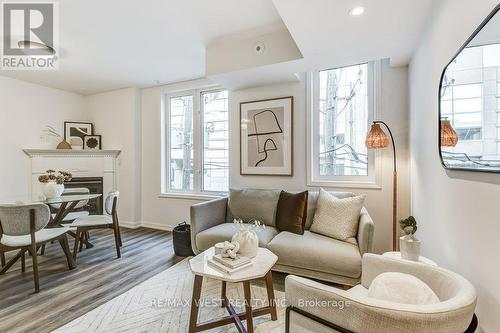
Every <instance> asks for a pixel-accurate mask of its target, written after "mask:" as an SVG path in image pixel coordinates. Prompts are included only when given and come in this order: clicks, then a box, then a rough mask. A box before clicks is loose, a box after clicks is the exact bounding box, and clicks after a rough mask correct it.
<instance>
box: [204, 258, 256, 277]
mask: <svg viewBox="0 0 500 333" xmlns="http://www.w3.org/2000/svg"><path fill="white" fill-rule="evenodd" d="M208 265H209V266H210V267H212V268H215V269H217V270H219V271H221V272H223V273H226V274H232V273H235V272H238V271H240V270H242V269H244V268H246V267H248V266H251V265H252V261H251V260H250V258H248V257H243V256H241V257H238V258H236V259H232V258H224V257H222V255H221V254H216V255H214V256H213V257H212V259H208Z"/></svg>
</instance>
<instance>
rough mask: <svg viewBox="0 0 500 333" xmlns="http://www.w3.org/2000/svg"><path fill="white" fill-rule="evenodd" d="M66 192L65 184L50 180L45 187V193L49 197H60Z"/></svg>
mask: <svg viewBox="0 0 500 333" xmlns="http://www.w3.org/2000/svg"><path fill="white" fill-rule="evenodd" d="M63 192H64V184H57V183H56V182H48V183H46V184H45V186H44V187H43V194H44V195H45V197H46V198H47V199H54V198H59V197H60V196H61V194H63Z"/></svg>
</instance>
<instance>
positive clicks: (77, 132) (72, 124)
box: [64, 121, 94, 150]
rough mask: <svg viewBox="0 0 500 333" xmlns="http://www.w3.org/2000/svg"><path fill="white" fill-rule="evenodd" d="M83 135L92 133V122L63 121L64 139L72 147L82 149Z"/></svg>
mask: <svg viewBox="0 0 500 333" xmlns="http://www.w3.org/2000/svg"><path fill="white" fill-rule="evenodd" d="M85 135H94V124H93V123H90V122H81V121H65V122H64V140H65V141H66V142H67V143H69V144H70V145H71V148H72V149H77V150H78V149H83V143H84V137H85Z"/></svg>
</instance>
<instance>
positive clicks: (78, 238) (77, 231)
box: [73, 228, 81, 261]
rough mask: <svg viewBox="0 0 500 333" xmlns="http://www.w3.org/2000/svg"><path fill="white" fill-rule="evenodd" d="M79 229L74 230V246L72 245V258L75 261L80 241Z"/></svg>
mask: <svg viewBox="0 0 500 333" xmlns="http://www.w3.org/2000/svg"><path fill="white" fill-rule="evenodd" d="M80 233H81V231H80V230H78V228H77V229H76V231H75V246H74V247H73V260H74V261H76V255H77V254H78V243H79V242H80Z"/></svg>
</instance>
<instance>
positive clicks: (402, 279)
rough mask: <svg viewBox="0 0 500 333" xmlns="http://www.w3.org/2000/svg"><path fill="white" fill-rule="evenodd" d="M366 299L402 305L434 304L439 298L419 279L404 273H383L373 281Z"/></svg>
mask: <svg viewBox="0 0 500 333" xmlns="http://www.w3.org/2000/svg"><path fill="white" fill-rule="evenodd" d="M368 297H371V298H375V299H378V300H382V301H389V302H393V303H402V304H417V305H423V304H434V303H439V302H440V301H439V298H438V297H437V295H436V294H435V293H434V291H433V290H432V289H431V288H430V287H429V286H428V285H427V284H426V283H425V282H424V281H422V280H420V279H419V278H417V277H415V276H413V275H410V274H405V273H399V272H385V273H382V274H380V275H378V276H377V277H376V278H375V279H373V281H372V283H371V284H370V287H369V288H368Z"/></svg>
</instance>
